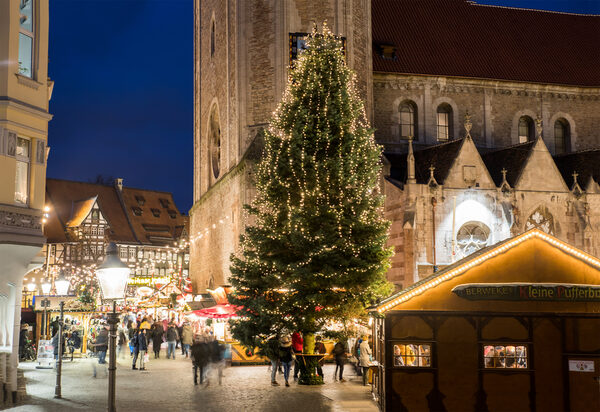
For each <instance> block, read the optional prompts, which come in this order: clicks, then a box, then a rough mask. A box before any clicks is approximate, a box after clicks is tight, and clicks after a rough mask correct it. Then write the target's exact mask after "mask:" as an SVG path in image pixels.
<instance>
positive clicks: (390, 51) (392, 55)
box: [377, 44, 396, 60]
mask: <svg viewBox="0 0 600 412" xmlns="http://www.w3.org/2000/svg"><path fill="white" fill-rule="evenodd" d="M377 51H378V53H379V55H380V56H381V57H382V58H383V59H386V60H396V46H394V45H392V44H379V45H377Z"/></svg>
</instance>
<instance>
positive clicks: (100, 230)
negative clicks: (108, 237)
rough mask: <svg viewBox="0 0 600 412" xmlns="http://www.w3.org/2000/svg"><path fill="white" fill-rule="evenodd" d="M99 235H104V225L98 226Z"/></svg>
mask: <svg viewBox="0 0 600 412" xmlns="http://www.w3.org/2000/svg"><path fill="white" fill-rule="evenodd" d="M98 235H99V236H104V226H100V227H98Z"/></svg>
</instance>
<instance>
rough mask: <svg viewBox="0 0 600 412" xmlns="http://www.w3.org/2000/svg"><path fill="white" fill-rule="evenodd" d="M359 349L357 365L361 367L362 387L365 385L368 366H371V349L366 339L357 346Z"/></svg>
mask: <svg viewBox="0 0 600 412" xmlns="http://www.w3.org/2000/svg"><path fill="white" fill-rule="evenodd" d="M359 349H360V358H359V360H358V361H359V364H360V366H361V367H362V374H363V385H366V384H367V379H368V372H369V366H371V355H372V352H371V347H370V346H369V342H368V341H367V337H366V336H365V337H363V339H362V342H361V344H360V346H359Z"/></svg>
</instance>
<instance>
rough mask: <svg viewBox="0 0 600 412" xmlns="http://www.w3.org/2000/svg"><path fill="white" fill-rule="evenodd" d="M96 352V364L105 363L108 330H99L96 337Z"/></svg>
mask: <svg viewBox="0 0 600 412" xmlns="http://www.w3.org/2000/svg"><path fill="white" fill-rule="evenodd" d="M95 345H96V350H97V351H98V363H99V364H101V365H102V364H105V363H106V351H107V350H108V330H106V328H102V329H100V332H99V333H98V336H97V337H96V344H95Z"/></svg>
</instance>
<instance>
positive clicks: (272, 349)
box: [262, 335, 280, 386]
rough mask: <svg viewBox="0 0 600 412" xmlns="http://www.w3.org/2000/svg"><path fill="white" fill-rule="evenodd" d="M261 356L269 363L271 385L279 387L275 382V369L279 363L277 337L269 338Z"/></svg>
mask: <svg viewBox="0 0 600 412" xmlns="http://www.w3.org/2000/svg"><path fill="white" fill-rule="evenodd" d="M262 352H263V353H262V355H264V356H266V357H267V358H268V359H269V361H271V366H270V368H271V385H273V386H279V383H278V382H277V379H276V376H277V369H278V366H279V365H280V362H279V340H278V339H277V335H273V336H271V337H270V338H269V339H268V340H267V342H266V344H265V347H264V349H263V351H262Z"/></svg>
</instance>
